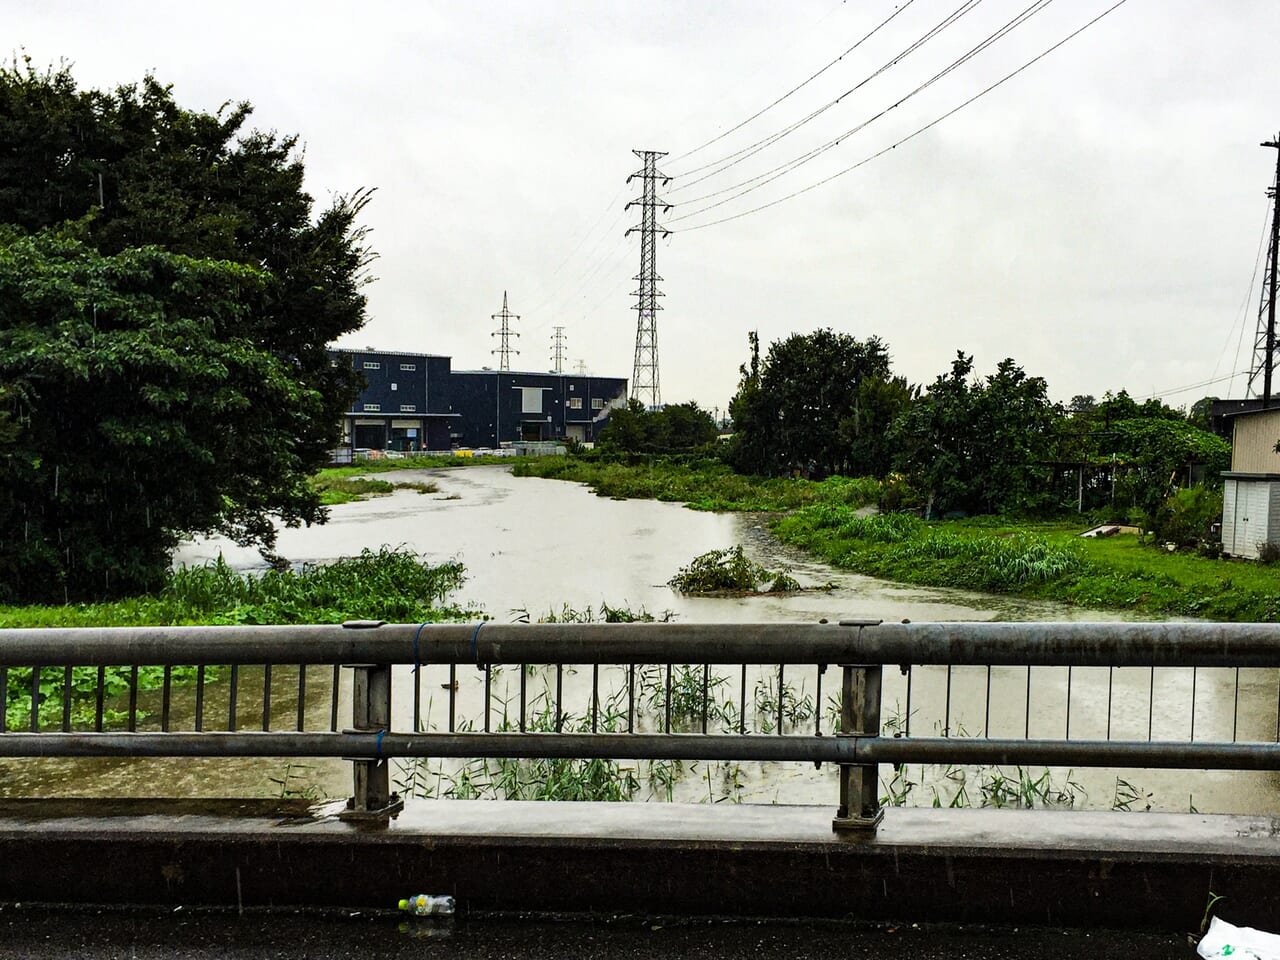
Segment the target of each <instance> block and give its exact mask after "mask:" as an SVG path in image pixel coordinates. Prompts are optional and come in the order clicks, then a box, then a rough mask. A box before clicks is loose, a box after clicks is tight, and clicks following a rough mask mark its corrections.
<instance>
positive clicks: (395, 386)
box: [391, 383, 400, 390]
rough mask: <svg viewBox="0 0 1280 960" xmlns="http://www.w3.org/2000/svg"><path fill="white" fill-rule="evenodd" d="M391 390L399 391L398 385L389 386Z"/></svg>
mask: <svg viewBox="0 0 1280 960" xmlns="http://www.w3.org/2000/svg"><path fill="white" fill-rule="evenodd" d="M391 389H392V390H399V389H400V385H399V384H398V383H393V384H392V385H391Z"/></svg>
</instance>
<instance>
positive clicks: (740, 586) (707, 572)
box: [667, 544, 800, 597]
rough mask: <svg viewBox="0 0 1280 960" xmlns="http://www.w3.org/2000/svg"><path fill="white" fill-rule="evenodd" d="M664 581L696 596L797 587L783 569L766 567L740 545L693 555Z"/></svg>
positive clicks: (790, 591) (792, 589)
mask: <svg viewBox="0 0 1280 960" xmlns="http://www.w3.org/2000/svg"><path fill="white" fill-rule="evenodd" d="M667 584H668V585H669V586H672V587H674V588H675V589H676V590H678V591H679V592H680V593H684V594H688V595H691V596H696V597H725V596H734V597H738V596H752V595H754V594H757V593H793V592H795V591H798V590H799V589H800V584H799V583H797V582H796V580H795V578H794V577H792V576H791V575H790V574H789V573H788V572H787V571H786V570H766V569H765V568H764V567H763V566H762V565H760V564H758V563H756V562H755V561H754V560H752V559H751V558H750V557H748V556H747V555H746V553H745V552H743V549H742V545H741V544H737V545H736V546H733V547H731V548H729V549H727V550H709V551H707V552H706V553H704V554H702V555H701V556H697V557H694V559H693V560H692V562H690V563H689V565H688V566H685V567H681V568H680V571H679V573H677V574H676V575H675V576H674V577H672V578H671V579H670V580H668V581H667Z"/></svg>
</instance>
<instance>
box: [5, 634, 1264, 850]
mask: <svg viewBox="0 0 1280 960" xmlns="http://www.w3.org/2000/svg"><path fill="white" fill-rule="evenodd" d="M295 664H296V665H298V666H297V667H296V668H295V667H293V666H292V665H295ZM529 664H548V665H553V666H554V667H555V678H556V693H555V698H554V699H555V714H554V723H553V726H552V729H550V730H547V731H544V732H533V731H531V730H530V729H529V727H528V723H527V716H526V707H527V703H528V696H527V689H526V676H527V670H526V669H525V667H526V665H529ZM674 664H695V665H699V666H700V667H701V688H702V689H701V698H702V699H701V718H700V720H701V722H700V723H698V722H697V717H696V716H695V717H694V719H693V721H692V723H691V724H690V725H691V726H692V727H693V728H694V729H692V730H689V731H688V732H673V730H674V729H675V727H674V726H673V718H672V700H673V693H672V690H673V665H674ZM710 664H738V665H740V666H741V675H740V691H741V693H740V705H739V706H738V707H737V708H736V710H735V711H733V717H732V720H731V722H727V723H726V722H724V721H723V718H721V721H722V722H721V724H720V725H721V727H722V728H723V729H722V731H721V732H714V731H713V730H712V729H711V724H709V721H708V713H709V708H710V706H711V704H712V699H713V698H712V692H711V691H712V686H713V680H712V674H711V670H710V666H709V665H710ZM119 665H124V666H125V667H126V669H127V670H128V676H129V681H128V683H127V684H126V688H127V689H126V691H125V692H124V693H121V694H119V695H117V697H116V698H115V699H116V700H118V699H120V698H121V697H123V696H125V695H126V694H127V698H128V710H127V711H122V712H123V713H124V715H125V718H126V724H127V728H126V729H125V730H124V731H115V730H111V729H110V726H111V725H110V723H105V722H104V713H105V712H106V711H105V710H104V705H105V704H107V703H109V702H112V701H113V698H112V697H111V696H110V694H109V693H108V692H107V691H106V690H105V689H104V687H105V684H104V672H105V670H106V668H107V667H109V666H119ZM190 665H195V670H194V678H193V680H192V682H193V684H194V687H195V690H194V697H195V703H194V717H193V718H192V719H193V722H192V723H191V726H192V727H193V729H190V730H174V729H172V724H171V715H170V706H171V700H172V695H173V692H174V682H175V681H174V680H173V677H174V673H173V672H174V671H175V670H176V669H178V668H181V667H189V666H190ZM202 665H203V666H202ZM211 665H218V667H219V668H222V669H225V670H226V671H227V673H226V680H227V694H228V699H227V729H225V730H216V731H215V730H209V729H206V726H207V724H206V721H207V720H208V719H209V707H210V704H209V702H208V696H207V687H208V683H207V682H206V680H207V678H206V674H207V672H208V671H210V670H212V669H213V668H212V666H211ZM283 665H289V666H283ZM317 665H319V666H322V667H329V668H330V670H331V673H332V678H331V681H330V683H331V691H330V693H331V701H330V704H329V711H328V714H329V716H328V718H327V719H328V720H329V724H328V727H329V728H328V730H309V729H306V727H307V722H306V721H307V717H306V703H307V690H308V668H309V667H310V668H311V671H312V672H311V674H310V675H311V676H312V677H313V678H314V677H315V675H316V674H315V672H314V671H315V668H316V666H317ZM428 665H445V666H447V667H448V669H449V680H448V682H447V683H446V684H445V685H444V686H445V687H446V688H447V689H448V690H449V695H448V701H449V703H448V731H447V732H445V731H441V732H425V731H424V729H423V721H422V709H421V707H422V704H421V691H422V679H421V672H420V671H422V669H423V668H424V667H426V666H428ZM501 665H518V666H519V667H520V674H519V681H518V682H519V704H518V710H519V713H518V724H514V729H503V730H493V729H491V723H490V720H491V679H492V678H491V672H492V671H494V670H496V669H498V668H499V667H500V666H501ZM564 665H590V666H591V667H592V677H591V707H590V722H589V731H588V730H586V729H582V730H573V731H568V732H566V731H565V730H564V729H563V723H562V718H563V699H564V693H563V681H564V669H565V668H564ZM606 665H608V666H609V667H610V668H612V669H614V670H619V669H621V670H623V671H625V672H624V674H623V676H624V678H625V693H626V700H627V709H626V713H625V718H626V724H625V730H622V731H619V732H606V731H605V730H604V729H603V726H602V725H601V724H600V723H599V710H600V702H601V695H600V672H601V668H602V667H604V666H606ZM645 665H657V670H658V673H657V675H656V679H655V681H654V683H655V688H654V689H653V690H652V691H651V692H652V695H653V697H654V698H655V700H654V702H657V703H659V704H660V705H661V710H660V714H661V716H660V717H659V719H658V721H657V722H656V726H657V727H658V729H657V730H655V731H650V732H645V731H643V730H642V729H641V728H640V726H641V725H640V723H639V720H638V717H639V711H638V707H637V671H638V670H643V669H645ZM749 665H767V666H769V667H771V668H772V667H773V666H775V665H776V679H777V686H776V690H777V696H776V705H775V704H773V703H772V701H771V702H770V705H769V711H770V712H772V711H773V710H774V709H775V707H776V722H775V718H774V717H772V716H770V717H769V718H768V719H769V722H768V726H769V728H770V729H769V732H759V731H754V732H753V731H748V729H747V722H746V718H747V714H748V701H747V678H748V666H749ZM795 665H805V666H807V667H808V668H809V669H811V670H813V669H815V668H816V682H817V703H818V709H816V710H815V711H813V717H812V719H813V732H812V733H808V732H798V730H797V727H798V726H799V724H798V723H797V722H795V721H794V718H792V719H791V721H790V722H788V717H787V716H786V715H785V709H784V707H785V700H786V697H785V695H784V691H785V690H786V689H787V688H786V684H785V670H786V668H787V667H788V666H793V667H794V666H795ZM828 665H836V666H838V667H839V668H840V676H839V689H838V693H837V694H836V695H835V697H834V699H833V704H834V707H836V708H838V722H837V723H836V725H835V726H836V729H835V730H834V731H829V732H828V733H827V734H825V735H824V732H823V729H822V720H823V710H822V703H823V701H822V682H823V676H824V674H825V672H826V669H827V667H828ZM142 666H146V667H158V668H162V669H163V682H162V688H161V690H162V692H161V704H160V710H159V719H160V729H159V730H152V731H142V730H139V729H138V716H139V707H138V696H139V684H138V671H139V669H140V667H142ZM249 666H254V667H260V668H261V670H262V689H261V695H260V697H255V698H254V699H253V702H252V706H253V708H254V709H255V711H256V708H258V707H259V706H260V707H261V711H262V716H261V719H262V723H261V729H260V730H243V729H241V723H240V721H241V720H242V719H243V718H242V717H240V716H239V715H238V707H239V706H240V701H241V700H242V699H243V697H244V695H245V694H244V691H243V690H242V689H241V682H240V681H241V669H242V668H245V667H249ZM393 666H400V667H402V668H406V667H407V668H409V669H411V670H412V672H413V679H412V696H413V719H412V726H411V727H410V729H409V730H398V729H395V728H394V724H393V722H392V720H393V713H392V703H391V699H392V667H393ZM460 666H472V667H474V668H478V669H479V670H480V671H483V676H484V680H483V698H484V714H483V721H482V727H483V729H481V730H464V731H461V732H460V731H459V730H458V729H457V727H458V709H457V690H458V683H457V679H458V674H457V670H458V668H459V667H460ZM974 666H977V667H986V668H987V670H986V685H987V687H986V720H985V722H984V728H983V732H982V735H981V736H980V737H967V736H966V737H961V736H952V735H951V734H952V718H951V710H952V682H953V671H955V670H956V669H957V668H965V667H974ZM343 667H346V668H349V671H350V677H351V682H350V698H351V725H350V726H349V727H344V728H342V729H339V727H338V710H339V688H340V685H341V684H340V681H341V671H342V668H343ZM663 667H665V678H664V677H663V675H662V669H663ZM885 667H890V668H897V670H898V674H899V676H898V677H893V679H894V682H899V677H900V678H901V682H902V683H903V684H905V695H906V703H907V708H906V717H905V723H903V722H901V721H900V720H899V721H896V722H894V723H892V724H886V723H882V716H881V714H882V709H883V703H882V701H883V687H884V684H885V680H886V672H885V670H884V668H885ZM993 667H995V668H1007V667H1025V668H1026V701H1025V730H1024V732H1023V736H1020V737H1013V736H992V735H991V734H992V721H991V685H992V668H993ZM1033 667H1036V668H1041V667H1058V668H1066V674H1067V676H1066V689H1065V692H1066V724H1065V734H1064V737H1063V738H1056V737H1054V738H1046V737H1037V738H1032V737H1031V735H1030V734H1031V727H1032V719H1033V707H1032V703H1033V698H1032V684H1031V668H1033ZM1094 667H1101V668H1107V687H1106V713H1107V716H1106V734H1107V735H1106V738H1105V739H1101V738H1097V737H1094V738H1091V739H1069V736H1070V732H1071V708H1072V671H1073V670H1078V669H1083V668H1094ZM1130 667H1137V668H1148V669H1149V671H1150V696H1149V701H1148V710H1149V718H1148V724H1147V730H1148V738H1147V739H1146V740H1142V739H1136V738H1128V739H1112V737H1111V712H1112V705H1111V684H1112V682H1113V679H1114V677H1115V675H1116V671H1117V670H1119V669H1124V668H1130ZM1277 667H1280V625H1274V624H1207V623H880V622H878V621H866V620H850V621H842V622H840V623H835V624H832V623H818V624H783V623H779V624H660V623H645V624H601V623H576V624H496V623H492V622H485V623H481V624H475V623H472V624H422V625H418V624H382V623H379V622H367V621H359V622H351V623H347V624H344V625H340V626H339V625H332V626H282V627H266V626H264V627H258V626H227V627H146V628H104V629H95V628H73V629H17V630H3V631H0V705H3V704H5V703H7V700H8V691H9V690H10V689H11V687H10V673H11V671H12V670H14V669H15V668H34V669H32V671H31V677H30V681H29V682H30V684H31V686H30V693H31V711H30V724H29V729H26V730H23V731H17V730H8V729H6V724H5V723H4V722H3V719H4V711H3V710H0V756H9V757H22V756H25V757H38V756H64V757H84V756H130V757H157V756H226V757H245V756H272V757H343V758H347V759H350V760H351V761H352V763H353V766H354V774H353V781H354V789H353V797H352V799H351V800H350V802H349V811H350V815H351V816H353V817H357V818H362V817H373V818H379V817H385V816H387V815H389V814H391V813H394V811H395V810H396V809H398V807H399V805H400V800H399V798H398V797H397V796H396V795H395V794H394V793H392V791H391V784H390V777H389V761H390V760H391V759H392V758H397V757H432V758H440V757H450V758H453V757H456V758H483V757H500V758H560V757H568V758H582V759H594V758H600V759H623V758H625V759H634V760H646V759H651V760H682V759H690V760H692V759H702V760H738V761H743V760H766V761H807V762H815V763H824V762H826V763H833V764H837V765H839V767H840V778H839V780H840V800H839V808H838V812H837V815H836V818H835V821H834V826H835V827H836V829H841V830H843V829H855V830H867V829H874V827H875V825H876V823H878V822H879V819H880V817H881V815H882V810H881V807H880V801H879V798H878V797H877V790H878V767H879V765H880V764H894V765H900V764H904V763H952V764H968V763H980V764H1020V765H1028V764H1045V765H1051V766H1065V765H1071V766H1074V767H1111V766H1133V767H1147V768H1175V769H1193V768H1201V769H1233V770H1280V675H1278V676H1277V678H1276V683H1275V691H1276V692H1275V699H1274V702H1275V704H1276V738H1275V742H1272V741H1270V740H1264V739H1261V738H1260V736H1258V735H1256V734H1255V737H1254V739H1250V740H1240V739H1238V738H1237V727H1238V725H1239V712H1240V706H1239V700H1240V689H1241V684H1240V671H1241V670H1242V669H1265V670H1269V669H1271V668H1277ZM85 668H97V683H96V689H93V684H92V683H90V684H89V686H90V693H91V694H92V696H91V697H90V698H89V699H90V702H92V703H93V705H94V722H93V723H92V725H91V726H92V729H90V730H77V729H75V726H76V725H75V724H73V723H72V712H73V711H72V701H73V692H72V687H73V680H74V679H75V677H76V674H75V673H74V671H75V670H77V669H78V670H81V671H83V670H84V669H85ZM1157 668H1178V669H1182V670H1186V669H1189V670H1191V671H1192V676H1191V696H1192V707H1191V721H1192V727H1191V736H1190V738H1189V739H1188V740H1185V741H1183V740H1154V739H1151V729H1152V725H1151V720H1150V716H1152V715H1154V712H1155V709H1156V704H1157V697H1156V669H1157ZM1202 668H1229V669H1234V670H1235V691H1234V697H1235V703H1234V704H1233V707H1232V709H1233V711H1234V712H1233V717H1232V726H1231V730H1232V735H1231V739H1230V740H1227V739H1225V738H1217V739H1211V740H1204V739H1201V740H1197V739H1196V738H1195V715H1196V703H1195V696H1196V682H1197V674H1196V671H1197V670H1199V669H1202ZM273 669H274V670H275V671H276V672H275V674H274V676H273ZM293 669H296V671H297V678H296V679H297V706H296V719H295V722H294V723H293V726H294V729H292V730H289V731H283V730H277V729H273V722H274V720H275V713H278V710H277V711H275V712H274V713H273V690H278V689H279V682H280V679H281V674H282V672H284V671H288V670H293ZM684 669H686V670H688V669H689V668H684ZM925 669H935V670H940V671H944V672H945V707H944V710H943V712H942V714H941V719H940V734H941V735H939V736H930V737H921V736H915V735H912V734H911V731H910V725H911V717H912V714H913V709H912V696H913V679H914V678H915V676H916V674H917V671H920V670H925ZM329 672H330V671H322V672H321V673H322V675H323V676H324V679H325V680H330V678H329V677H328V676H327V674H328V673H329ZM59 674H61V685H60V694H61V698H62V713H61V718H60V719H61V723H60V724H55V725H56V726H57V729H56V730H49V729H48V726H49V724H48V723H47V722H42V720H41V709H40V708H41V706H42V705H46V706H47V705H48V702H49V697H50V696H51V695H52V694H51V693H50V692H48V691H46V689H45V688H44V686H43V684H44V680H45V678H47V677H52V678H54V679H55V680H56V679H57V678H58V675H59ZM890 675H891V676H892V674H890ZM683 676H684V680H686V681H688V680H689V679H690V678H691V679H692V682H693V684H694V685H695V688H696V685H697V680H698V675H697V673H696V671H694V672H692V673H686V674H684V675H683ZM772 676H773V674H772V673H770V678H771V679H770V682H772ZM90 679H92V674H90ZM664 680H665V689H664ZM290 682H291V681H290ZM313 682H314V681H313ZM726 682H727V678H721V677H718V676H717V677H716V679H715V683H716V684H719V683H726ZM917 682H920V681H917ZM53 686H57V684H56V683H55V684H52V685H51V687H50V688H52V687H53ZM1255 686H1256V684H1255ZM81 687H82V692H83V687H84V685H83V684H81ZM694 693H695V697H696V693H697V691H696V689H695V691H694ZM1255 693H1256V691H1255ZM619 695H621V691H619ZM917 697H919V694H917ZM1077 697H1079V693H1077ZM277 698H278V694H277ZM1098 702H1101V699H1100V694H1099V698H1098ZM917 704H918V700H917ZM1079 709H1080V708H1079V707H1078V708H1077V710H1079ZM833 712H834V711H833ZM695 713H696V709H695ZM46 714H47V711H46ZM291 719H294V718H291ZM687 726H688V725H687ZM788 726H789V727H790V728H791V729H790V730H789V731H788V729H787V728H788ZM734 728H736V729H734ZM832 734H834V735H832Z"/></svg>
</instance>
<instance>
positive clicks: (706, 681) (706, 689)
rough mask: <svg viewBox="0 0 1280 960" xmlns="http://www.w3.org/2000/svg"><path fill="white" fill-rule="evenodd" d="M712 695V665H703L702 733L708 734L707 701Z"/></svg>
mask: <svg viewBox="0 0 1280 960" xmlns="http://www.w3.org/2000/svg"><path fill="white" fill-rule="evenodd" d="M710 695H711V664H709V663H704V664H703V665H702V732H703V733H706V732H707V699H708V698H709V697H710Z"/></svg>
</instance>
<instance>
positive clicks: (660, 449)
mask: <svg viewBox="0 0 1280 960" xmlns="http://www.w3.org/2000/svg"><path fill="white" fill-rule="evenodd" d="M717 432H718V431H717V430H716V425H715V422H714V421H713V420H712V419H711V414H709V413H707V412H706V411H705V410H703V409H701V408H700V407H699V406H698V405H697V404H696V403H669V404H667V405H666V406H664V407H663V408H662V409H660V410H646V409H645V408H644V404H642V403H641V402H640V401H639V400H635V399H632V400H630V401H628V403H627V405H626V406H625V407H618V408H616V409H614V410H612V411H611V412H610V414H609V424H608V426H606V427H605V429H604V433H603V434H601V435H600V449H602V450H605V451H611V452H622V453H680V452H686V451H690V450H696V449H697V448H699V447H705V446H707V445H708V444H710V443H712V442H713V441H714V440H715V438H716V433H717Z"/></svg>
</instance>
